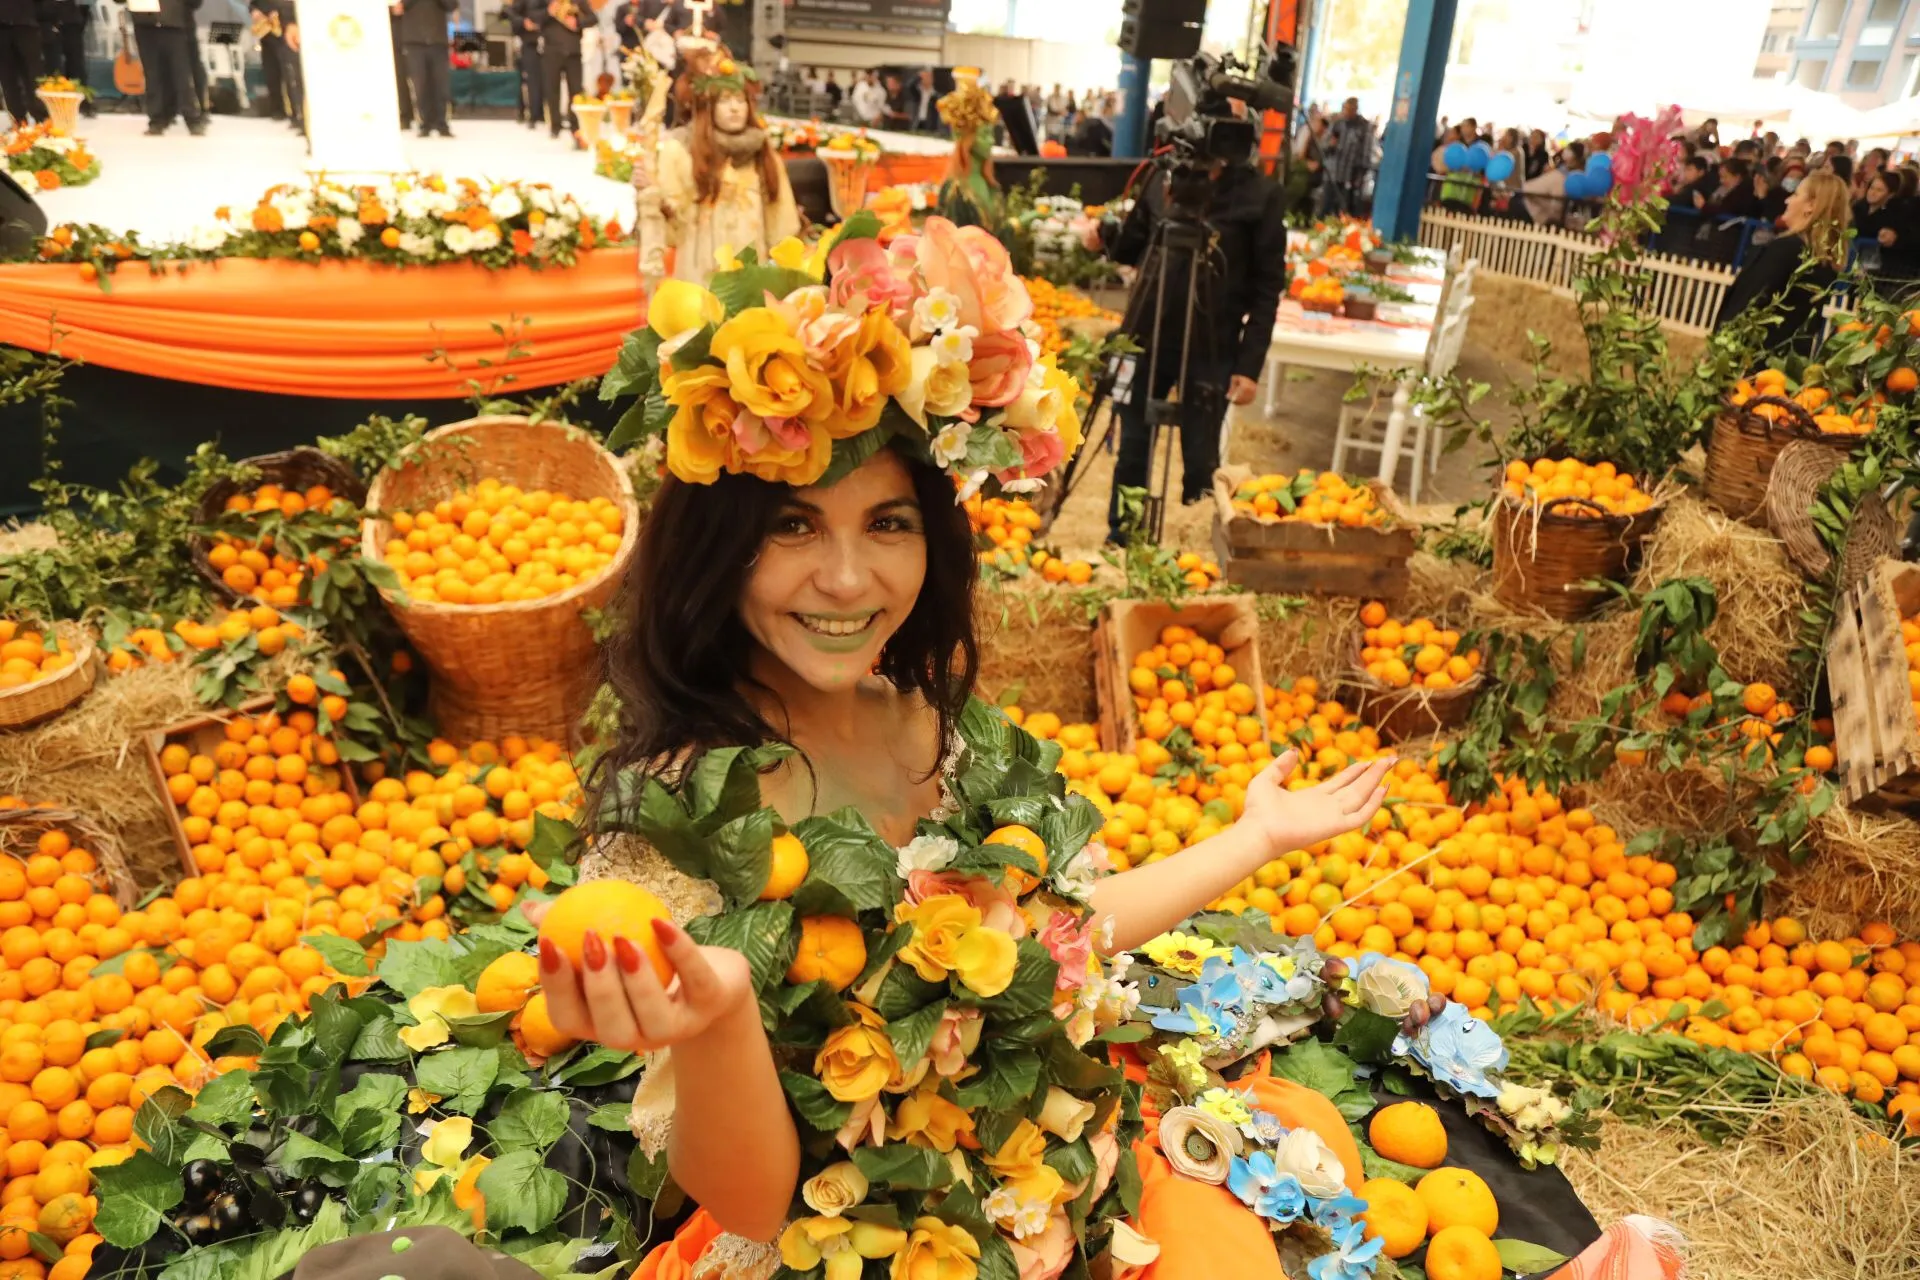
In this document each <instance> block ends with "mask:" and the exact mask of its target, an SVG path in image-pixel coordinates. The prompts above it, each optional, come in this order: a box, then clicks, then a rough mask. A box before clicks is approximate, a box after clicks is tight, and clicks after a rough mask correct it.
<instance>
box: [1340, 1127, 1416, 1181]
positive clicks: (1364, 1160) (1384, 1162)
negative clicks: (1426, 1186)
mask: <svg viewBox="0 0 1920 1280" xmlns="http://www.w3.org/2000/svg"><path fill="white" fill-rule="evenodd" d="M1354 1129H1355V1133H1356V1137H1355V1140H1354V1145H1356V1146H1358V1147H1359V1148H1360V1164H1361V1166H1362V1167H1363V1168H1364V1169H1365V1170H1366V1174H1367V1176H1368V1177H1369V1178H1392V1179H1393V1180H1394V1181H1395V1182H1404V1183H1406V1184H1407V1185H1408V1186H1412V1185H1413V1184H1414V1183H1416V1182H1418V1181H1420V1179H1422V1178H1424V1177H1426V1176H1427V1174H1428V1173H1429V1172H1431V1171H1430V1170H1427V1169H1421V1168H1416V1167H1415V1166H1413V1165H1410V1164H1401V1163H1400V1162H1399V1161H1398V1160H1389V1159H1387V1158H1386V1157H1385V1156H1383V1155H1381V1154H1380V1153H1379V1152H1378V1151H1375V1150H1374V1149H1373V1148H1372V1147H1370V1146H1368V1145H1367V1144H1366V1142H1365V1141H1364V1140H1363V1139H1362V1138H1360V1137H1359V1136H1357V1135H1358V1129H1359V1126H1357V1125H1356V1126H1354Z"/></svg>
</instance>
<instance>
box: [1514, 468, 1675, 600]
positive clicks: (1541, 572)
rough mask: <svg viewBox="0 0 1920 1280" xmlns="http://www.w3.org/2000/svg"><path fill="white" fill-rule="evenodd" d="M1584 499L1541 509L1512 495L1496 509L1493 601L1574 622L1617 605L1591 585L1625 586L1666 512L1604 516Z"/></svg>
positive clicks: (1553, 503)
mask: <svg viewBox="0 0 1920 1280" xmlns="http://www.w3.org/2000/svg"><path fill="white" fill-rule="evenodd" d="M1579 508H1588V509H1591V510H1594V511H1596V512H1599V508H1597V507H1594V506H1593V504H1592V503H1590V502H1588V501H1586V500H1585V499H1584V498H1554V499H1551V500H1549V501H1547V502H1545V503H1543V504H1540V505H1538V506H1536V505H1535V504H1533V503H1531V502H1523V501H1520V500H1517V499H1514V498H1511V497H1508V496H1506V495H1504V494H1503V495H1501V496H1499V497H1497V498H1495V499H1494V503H1493V594H1494V597H1495V598H1496V599H1498V600H1499V601H1501V603H1503V604H1506V605H1509V606H1511V607H1513V608H1516V609H1536V610H1538V611H1539V612H1541V613H1544V614H1546V615H1547V616H1548V617H1550V618H1558V619H1560V620H1561V621H1563V622H1571V621H1573V620H1575V619H1578V618H1584V617H1586V616H1587V615H1588V614H1589V613H1592V612H1593V611H1594V610H1595V609H1597V608H1599V607H1600V606H1601V605H1602V604H1603V603H1605V602H1606V601H1607V600H1609V599H1611V598H1612V594H1613V593H1612V592H1610V591H1608V590H1606V589H1605V588H1604V587H1589V586H1584V585H1582V584H1584V583H1587V582H1590V581H1609V582H1618V581H1624V580H1625V578H1626V576H1627V571H1628V567H1629V566H1630V565H1631V564H1632V563H1633V561H1634V558H1635V556H1636V555H1637V554H1638V552H1639V550H1640V544H1641V543H1642V542H1644V541H1645V540H1646V537H1647V535H1648V534H1649V533H1652V532H1653V527H1654V526H1655V525H1656V524H1658V523H1659V522H1660V516H1661V514H1662V513H1663V510H1664V508H1663V507H1662V506H1661V505H1659V504H1657V503H1656V504H1655V505H1654V506H1653V507H1651V508H1649V509H1648V510H1646V511H1643V512H1641V513H1640V514H1639V515H1636V516H1622V515H1613V514H1611V513H1607V512H1600V513H1599V514H1597V515H1594V516H1576V515H1569V514H1566V513H1567V512H1568V511H1569V510H1574V509H1579Z"/></svg>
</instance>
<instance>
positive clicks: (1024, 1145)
mask: <svg viewBox="0 0 1920 1280" xmlns="http://www.w3.org/2000/svg"><path fill="white" fill-rule="evenodd" d="M1046 1156H1047V1135H1046V1134H1045V1133H1043V1132H1041V1130H1040V1126H1039V1125H1037V1124H1035V1123H1034V1122H1033V1121H1031V1120H1022V1121H1021V1122H1020V1123H1019V1124H1017V1125H1015V1126H1014V1130H1013V1132H1012V1133H1010V1134H1008V1135H1007V1140H1006V1141H1005V1142H1003V1143H1001V1144H1000V1149H999V1150H998V1151H996V1152H994V1153H993V1154H992V1155H990V1156H988V1157H986V1165H987V1168H989V1169H991V1170H993V1171H994V1172H995V1173H997V1174H999V1175H1000V1177H1001V1178H1002V1179H1003V1180H1004V1181H1007V1182H1014V1181H1017V1180H1019V1179H1021V1178H1025V1177H1031V1176H1033V1175H1034V1174H1037V1173H1038V1172H1039V1171H1040V1170H1041V1169H1042V1168H1044V1167H1045V1161H1046Z"/></svg>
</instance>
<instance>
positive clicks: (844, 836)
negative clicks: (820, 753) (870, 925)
mask: <svg viewBox="0 0 1920 1280" xmlns="http://www.w3.org/2000/svg"><path fill="white" fill-rule="evenodd" d="M793 834H794V835H796V836H798V837H799V838H800V842H801V843H802V844H804V845H805V846H806V847H807V878H806V879H805V880H803V881H802V882H801V883H800V887H799V888H798V889H797V890H795V891H794V895H793V906H794V910H796V911H798V912H799V913H800V914H801V915H808V916H813V915H851V914H853V913H854V912H858V911H885V910H891V909H892V907H893V904H894V903H895V902H897V901H898V900H899V897H900V879H899V877H898V876H897V875H896V874H895V866H896V864H897V863H898V862H899V856H900V855H899V853H898V851H897V850H895V849H894V847H893V846H892V845H890V844H888V843H887V842H886V841H885V840H882V839H881V838H880V835H879V833H878V832H876V831H875V830H874V829H873V827H872V825H871V824H869V823H868V822H867V820H866V818H865V817H864V816H862V815H861V813H860V811H859V810H857V809H855V808H853V807H851V806H849V807H847V808H844V809H837V810H835V811H834V812H833V813H830V814H827V815H825V816H824V817H813V818H802V819H801V820H800V821H799V822H798V823H796V824H794V828H793Z"/></svg>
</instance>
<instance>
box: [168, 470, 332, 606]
mask: <svg viewBox="0 0 1920 1280" xmlns="http://www.w3.org/2000/svg"><path fill="white" fill-rule="evenodd" d="M241 465H242V466H248V467H252V468H253V469H254V470H255V471H257V472H259V473H260V478H259V480H257V481H255V482H254V483H255V484H277V485H279V486H280V487H281V488H283V489H300V490H303V491H304V490H307V489H311V488H313V486H315V485H317V484H323V485H325V486H327V488H329V489H331V490H333V492H334V493H335V494H336V495H337V496H339V497H342V498H345V499H346V500H347V501H349V502H351V503H353V504H354V505H355V506H358V505H360V504H361V503H362V502H364V501H365V500H366V497H367V486H366V485H365V484H363V483H361V480H360V477H359V476H358V475H356V474H355V473H354V470H353V468H352V467H350V466H348V465H347V464H346V463H344V462H342V461H340V459H338V458H336V457H333V456H332V455H331V454H325V453H322V452H320V451H319V450H318V449H312V448H307V447H305V446H302V447H301V448H298V449H288V450H287V451H286V452H284V453H263V454H261V455H260V456H259V457H257V458H243V459H241ZM241 491H242V486H241V485H240V484H238V483H237V482H235V481H232V480H218V481H215V482H214V483H213V484H211V485H208V486H207V491H206V493H204V494H203V495H201V498H200V507H199V510H197V511H196V512H194V519H195V523H197V524H203V525H209V524H212V523H214V522H215V521H216V520H218V519H219V518H220V515H221V513H222V512H224V511H225V510H226V509H227V499H228V498H231V497H232V496H233V495H234V494H236V493H239V492H241ZM212 550H213V544H212V543H210V542H209V541H208V540H207V539H205V538H203V537H200V536H199V535H197V534H196V535H194V536H193V537H192V538H189V539H188V541H187V551H188V554H189V555H191V556H192V557H193V567H194V568H196V569H198V570H199V571H200V576H201V577H203V578H205V579H206V580H207V581H208V582H210V583H212V584H213V590H214V594H215V595H217V596H218V597H219V598H220V599H221V600H223V601H225V602H226V603H227V604H229V605H232V604H238V603H239V602H240V601H241V600H243V599H251V598H252V597H249V596H242V595H241V594H240V593H239V592H237V591H235V590H234V589H233V588H232V587H229V586H228V585H227V584H226V583H225V582H223V581H221V578H220V571H219V570H218V569H216V568H214V567H213V562H212V561H211V560H209V559H208V558H207V555H208V552H210V551H212Z"/></svg>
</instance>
